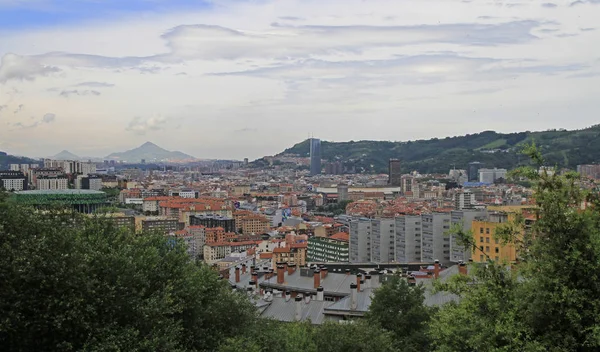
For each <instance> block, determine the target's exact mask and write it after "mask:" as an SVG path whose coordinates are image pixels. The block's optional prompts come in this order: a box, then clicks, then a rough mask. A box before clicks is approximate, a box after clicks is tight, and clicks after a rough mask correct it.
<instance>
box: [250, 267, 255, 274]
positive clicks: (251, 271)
mask: <svg viewBox="0 0 600 352" xmlns="http://www.w3.org/2000/svg"><path fill="white" fill-rule="evenodd" d="M255 272H256V267H255V266H254V265H252V266H251V267H250V274H254V273H255Z"/></svg>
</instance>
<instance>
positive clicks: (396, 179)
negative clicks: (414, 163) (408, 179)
mask: <svg viewBox="0 0 600 352" xmlns="http://www.w3.org/2000/svg"><path fill="white" fill-rule="evenodd" d="M388 169H389V171H388V177H389V178H388V183H389V184H390V185H391V186H400V185H402V173H401V172H400V160H398V159H390V163H389V168H388Z"/></svg>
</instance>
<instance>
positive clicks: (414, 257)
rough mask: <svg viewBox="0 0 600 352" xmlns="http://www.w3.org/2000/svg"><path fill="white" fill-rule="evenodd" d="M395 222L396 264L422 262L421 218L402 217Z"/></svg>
mask: <svg viewBox="0 0 600 352" xmlns="http://www.w3.org/2000/svg"><path fill="white" fill-rule="evenodd" d="M395 221H396V226H395V230H396V233H395V236H396V239H395V245H396V252H395V255H394V257H395V260H396V262H399V263H417V262H421V216H420V215H402V216H398V217H396V219H395Z"/></svg>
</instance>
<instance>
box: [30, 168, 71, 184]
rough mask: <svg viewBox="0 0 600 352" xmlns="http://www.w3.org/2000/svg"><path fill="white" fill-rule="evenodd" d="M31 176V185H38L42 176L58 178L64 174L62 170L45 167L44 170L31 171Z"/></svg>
mask: <svg viewBox="0 0 600 352" xmlns="http://www.w3.org/2000/svg"><path fill="white" fill-rule="evenodd" d="M29 175H30V176H29V181H30V183H31V184H33V185H35V184H37V178H38V177H42V176H47V177H58V176H63V175H64V172H63V171H62V169H60V168H47V167H43V168H37V169H30V170H29Z"/></svg>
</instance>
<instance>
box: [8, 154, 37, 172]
mask: <svg viewBox="0 0 600 352" xmlns="http://www.w3.org/2000/svg"><path fill="white" fill-rule="evenodd" d="M35 163H38V161H37V160H34V159H31V158H26V157H23V156H14V155H9V154H7V153H5V152H0V170H4V169H7V168H8V166H9V165H10V164H35Z"/></svg>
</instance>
